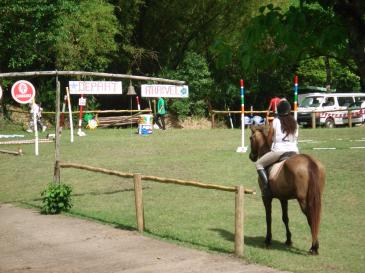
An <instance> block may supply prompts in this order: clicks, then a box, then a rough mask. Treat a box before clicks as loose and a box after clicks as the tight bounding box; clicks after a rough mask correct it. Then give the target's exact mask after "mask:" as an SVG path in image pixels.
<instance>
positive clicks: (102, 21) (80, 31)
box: [54, 0, 118, 71]
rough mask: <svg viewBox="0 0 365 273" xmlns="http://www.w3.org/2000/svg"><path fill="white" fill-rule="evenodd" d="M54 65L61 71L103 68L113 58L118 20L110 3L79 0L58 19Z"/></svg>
mask: <svg viewBox="0 0 365 273" xmlns="http://www.w3.org/2000/svg"><path fill="white" fill-rule="evenodd" d="M54 31H57V33H58V34H57V35H56V45H55V66H56V68H57V69H62V70H79V69H81V70H87V71H91V70H96V71H105V70H106V69H107V68H108V66H109V64H110V63H111V62H112V60H113V58H115V57H116V55H115V53H116V50H117V44H116V42H115V36H116V34H117V33H118V22H117V19H116V17H115V15H114V8H113V6H112V5H110V4H107V3H105V2H104V1H100V0H81V1H80V5H78V6H77V7H75V9H74V11H73V12H72V13H70V14H62V17H61V18H60V20H58V29H57V30H56V29H55V30H54Z"/></svg>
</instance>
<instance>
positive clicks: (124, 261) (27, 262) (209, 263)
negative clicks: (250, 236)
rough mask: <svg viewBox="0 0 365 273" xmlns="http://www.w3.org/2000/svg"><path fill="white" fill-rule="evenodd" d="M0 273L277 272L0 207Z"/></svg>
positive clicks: (72, 220)
mask: <svg viewBox="0 0 365 273" xmlns="http://www.w3.org/2000/svg"><path fill="white" fill-rule="evenodd" d="M0 272H2V273H15V272H47V273H56V272H57V273H58V272H59V273H61V272H62V273H70V272H75V273H76V272H77V273H79V272H87V273H98V272H101V273H109V272H159V273H160V272H169V273H175V272H179V273H180V272H199V273H205V272H206V273H208V272H209V273H212V272H252V273H259V272H260V273H263V272H271V273H274V272H281V271H278V270H274V269H271V268H268V267H264V266H259V265H253V264H247V263H245V262H244V261H243V260H242V259H238V258H235V257H233V256H230V255H218V254H210V253H206V252H204V251H198V250H194V249H189V248H184V247H181V246H176V245H174V244H170V243H167V242H163V241H158V240H155V239H151V238H148V237H145V236H142V235H140V234H139V233H137V232H133V231H125V230H120V229H116V228H113V227H111V226H108V225H103V224H99V223H95V222H91V221H88V220H84V219H77V218H73V217H67V216H65V215H54V216H50V215H41V214H39V213H38V212H37V211H35V210H31V209H23V208H18V207H14V206H12V205H9V204H0Z"/></svg>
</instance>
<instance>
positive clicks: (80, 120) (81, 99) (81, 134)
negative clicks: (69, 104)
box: [77, 94, 86, 136]
mask: <svg viewBox="0 0 365 273" xmlns="http://www.w3.org/2000/svg"><path fill="white" fill-rule="evenodd" d="M84 104H85V99H84V96H83V94H81V96H80V99H79V107H80V117H79V129H78V131H77V135H78V136H85V135H86V134H85V133H84V132H83V131H82V110H83V106H84Z"/></svg>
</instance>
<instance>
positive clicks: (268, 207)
mask: <svg viewBox="0 0 365 273" xmlns="http://www.w3.org/2000/svg"><path fill="white" fill-rule="evenodd" d="M262 200H263V201H264V205H265V212H266V238H265V245H266V247H269V246H270V245H271V238H272V234H271V202H272V198H267V197H263V198H262Z"/></svg>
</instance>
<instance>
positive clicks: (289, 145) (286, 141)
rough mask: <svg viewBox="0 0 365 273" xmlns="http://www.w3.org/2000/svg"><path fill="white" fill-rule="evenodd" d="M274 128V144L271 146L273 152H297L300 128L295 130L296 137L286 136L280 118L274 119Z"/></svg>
mask: <svg viewBox="0 0 365 273" xmlns="http://www.w3.org/2000/svg"><path fill="white" fill-rule="evenodd" d="M272 126H273V129H274V135H273V142H272V146H271V151H273V152H297V153H299V149H298V127H297V129H296V130H295V134H294V135H288V136H286V134H285V133H283V132H282V131H281V122H280V120H279V119H278V118H274V120H273V121H272Z"/></svg>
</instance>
